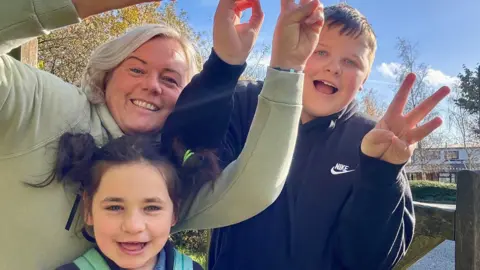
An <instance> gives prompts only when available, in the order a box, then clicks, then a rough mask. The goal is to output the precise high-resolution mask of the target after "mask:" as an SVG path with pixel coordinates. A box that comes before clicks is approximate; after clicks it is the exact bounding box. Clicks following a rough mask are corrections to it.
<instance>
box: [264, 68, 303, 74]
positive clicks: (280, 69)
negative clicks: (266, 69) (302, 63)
mask: <svg viewBox="0 0 480 270" xmlns="http://www.w3.org/2000/svg"><path fill="white" fill-rule="evenodd" d="M271 68H272V69H275V70H279V71H285V72H290V73H303V71H301V70H295V69H293V68H291V69H284V68H279V67H271Z"/></svg>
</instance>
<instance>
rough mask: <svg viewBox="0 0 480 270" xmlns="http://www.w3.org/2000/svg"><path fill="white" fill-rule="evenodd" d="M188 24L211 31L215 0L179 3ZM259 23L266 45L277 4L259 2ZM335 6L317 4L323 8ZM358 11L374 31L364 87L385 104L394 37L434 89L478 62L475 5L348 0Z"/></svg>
mask: <svg viewBox="0 0 480 270" xmlns="http://www.w3.org/2000/svg"><path fill="white" fill-rule="evenodd" d="M177 2H178V6H179V8H181V9H183V10H185V11H187V13H188V17H189V20H190V23H191V25H193V26H194V28H195V29H196V30H198V31H211V28H212V22H213V20H212V18H213V15H214V12H215V8H216V5H217V3H218V0H190V1H185V0H183V1H182V0H180V1H177ZM261 2H262V7H263V9H264V12H265V22H264V25H263V28H262V32H261V35H260V39H259V42H265V43H266V44H271V39H272V35H273V29H274V26H275V22H276V19H277V16H278V14H279V11H280V0H261ZM338 2H339V1H333V0H328V1H327V0H326V1H323V4H324V5H325V6H328V5H331V4H335V3H338ZM347 2H348V3H349V4H350V5H352V6H353V7H355V8H357V9H358V10H360V12H362V13H363V14H364V15H366V17H367V18H368V20H369V21H370V23H371V24H372V26H373V28H374V31H375V32H376V35H377V39H378V50H377V54H376V59H375V62H374V64H373V69H372V74H371V75H370V78H369V81H368V82H367V84H366V87H367V88H373V89H374V90H375V92H377V93H378V94H379V95H380V96H381V98H382V99H383V100H385V101H388V100H389V99H390V98H391V96H392V93H393V86H392V85H391V84H389V82H393V78H391V77H390V76H389V71H391V68H392V67H394V66H395V63H396V62H398V61H399V60H398V58H397V52H396V50H395V44H396V39H397V37H402V38H406V39H408V40H410V41H411V42H412V43H417V44H418V51H419V60H420V61H421V62H424V63H426V64H427V65H429V66H430V67H431V69H432V70H431V76H430V80H429V81H430V82H431V84H432V86H435V87H437V86H440V85H443V84H449V83H451V82H452V80H453V79H454V77H455V76H457V74H458V73H459V72H461V71H462V65H463V64H465V65H467V66H468V67H470V68H473V67H474V66H475V65H476V64H477V63H479V62H480V23H479V22H478V19H479V17H480V1H479V0H460V1H457V4H454V3H453V1H447V0H420V1H418V0H417V1H415V0H403V1H384V0H368V1H365V0H363V1H362V0H349V1H347Z"/></svg>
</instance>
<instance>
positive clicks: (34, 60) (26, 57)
mask: <svg viewBox="0 0 480 270" xmlns="http://www.w3.org/2000/svg"><path fill="white" fill-rule="evenodd" d="M9 55H11V56H12V57H13V58H15V59H17V60H19V61H21V62H22V63H25V64H27V65H31V66H33V67H37V64H38V40H37V39H36V38H35V39H32V40H30V41H28V42H27V43H25V44H23V45H22V46H20V47H18V48H15V49H13V50H12V51H11V52H10V53H9Z"/></svg>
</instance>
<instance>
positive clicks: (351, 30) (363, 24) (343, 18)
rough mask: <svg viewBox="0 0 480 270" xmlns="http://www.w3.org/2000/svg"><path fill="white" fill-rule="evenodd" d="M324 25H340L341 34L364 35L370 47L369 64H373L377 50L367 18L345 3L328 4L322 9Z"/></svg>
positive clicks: (329, 26)
mask: <svg viewBox="0 0 480 270" xmlns="http://www.w3.org/2000/svg"><path fill="white" fill-rule="evenodd" d="M324 15H325V25H326V26H327V27H328V28H331V27H337V26H342V29H341V30H340V34H341V35H347V36H352V37H353V38H358V37H359V36H361V35H364V36H365V37H366V39H367V42H368V44H367V45H368V47H369V48H370V60H371V61H370V65H372V64H373V59H374V58H375V52H376V50H377V38H376V36H375V32H374V31H373V28H372V26H371V25H370V23H369V22H368V20H367V18H366V17H365V16H364V15H363V14H362V13H360V11H358V10H357V9H355V8H353V7H351V6H350V5H348V4H346V3H340V4H337V5H332V6H328V7H326V8H325V10H324Z"/></svg>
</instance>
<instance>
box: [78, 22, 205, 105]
mask: <svg viewBox="0 0 480 270" xmlns="http://www.w3.org/2000/svg"><path fill="white" fill-rule="evenodd" d="M155 37H161V38H170V39H174V40H176V41H178V43H179V44H180V45H181V46H182V48H183V51H184V53H185V57H186V59H187V65H188V73H187V80H188V81H190V80H191V79H192V77H193V76H194V75H195V74H196V73H198V66H197V61H198V59H199V55H198V53H197V51H196V50H195V48H194V46H193V44H192V43H191V42H190V41H189V40H188V39H187V38H185V37H183V36H181V35H180V33H179V32H178V31H176V30H175V29H173V28H172V27H170V26H168V25H165V24H147V25H142V26H139V27H136V28H133V29H132V30H130V31H128V32H127V33H125V34H124V35H122V36H120V37H117V38H115V39H113V40H111V41H109V42H107V43H105V44H103V45H101V46H99V47H98V48H97V49H96V50H95V51H94V52H93V53H92V55H91V57H90V59H89V61H88V64H87V67H86V69H85V72H84V74H83V77H82V81H81V85H82V88H83V89H85V90H86V91H87V96H88V99H89V100H90V102H91V103H93V104H99V103H103V102H104V101H105V88H106V82H107V77H108V75H109V74H110V73H111V72H112V71H113V70H114V69H115V68H116V67H117V66H118V65H120V64H121V63H122V62H123V61H124V60H125V59H126V58H127V57H128V56H129V55H130V54H131V53H132V52H134V51H135V50H136V49H138V48H139V47H140V46H142V45H143V44H145V43H146V42H147V41H149V40H151V39H152V38H155ZM152 57H155V56H154V55H153V56H152Z"/></svg>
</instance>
